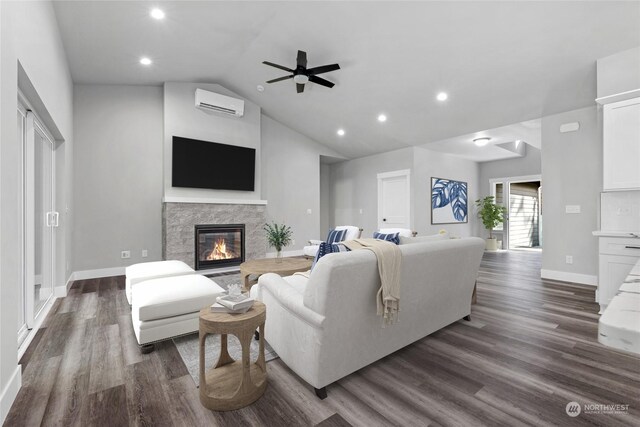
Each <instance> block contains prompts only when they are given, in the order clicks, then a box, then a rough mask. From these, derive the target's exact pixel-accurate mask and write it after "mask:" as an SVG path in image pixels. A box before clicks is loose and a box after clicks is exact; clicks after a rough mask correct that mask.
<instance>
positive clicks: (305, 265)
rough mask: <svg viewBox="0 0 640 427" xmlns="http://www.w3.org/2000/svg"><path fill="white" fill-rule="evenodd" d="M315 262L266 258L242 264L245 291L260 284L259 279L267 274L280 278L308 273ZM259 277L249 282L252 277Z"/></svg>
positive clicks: (241, 274)
mask: <svg viewBox="0 0 640 427" xmlns="http://www.w3.org/2000/svg"><path fill="white" fill-rule="evenodd" d="M312 263H313V260H311V259H308V258H264V259H253V260H251V261H246V262H243V263H242V264H240V278H241V280H242V281H243V283H244V288H245V290H247V291H248V290H250V289H251V287H252V286H253V285H255V284H256V283H258V277H260V276H261V275H263V274H265V273H276V274H279V275H280V276H291V275H292V274H293V273H297V272H299V271H307V270H309V269H310V268H311V264H312ZM251 275H254V276H257V277H256V278H255V279H253V280H249V278H250V276H251Z"/></svg>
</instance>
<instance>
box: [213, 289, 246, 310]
mask: <svg viewBox="0 0 640 427" xmlns="http://www.w3.org/2000/svg"><path fill="white" fill-rule="evenodd" d="M216 301H217V302H216V303H215V304H213V305H212V306H211V312H212V313H233V314H238V313H246V312H247V311H248V310H249V309H250V308H251V306H252V305H253V301H254V299H253V298H250V297H249V296H248V295H246V294H240V295H224V296H221V297H218V298H217V299H216Z"/></svg>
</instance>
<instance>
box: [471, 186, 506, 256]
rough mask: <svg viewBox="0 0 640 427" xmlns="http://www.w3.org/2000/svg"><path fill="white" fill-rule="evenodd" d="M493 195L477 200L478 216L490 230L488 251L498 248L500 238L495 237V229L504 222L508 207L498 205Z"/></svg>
mask: <svg viewBox="0 0 640 427" xmlns="http://www.w3.org/2000/svg"><path fill="white" fill-rule="evenodd" d="M493 199H494V197H493V196H487V197H485V198H483V199H478V200H476V207H477V208H478V217H479V218H480V219H481V220H482V224H483V225H484V228H486V229H487V230H489V238H488V239H487V245H486V248H487V250H488V251H497V250H498V239H496V238H495V237H493V233H492V232H493V229H494V228H496V227H497V226H498V224H502V223H503V222H504V220H505V216H506V215H507V208H506V207H504V206H502V205H496V204H495V203H494V201H493Z"/></svg>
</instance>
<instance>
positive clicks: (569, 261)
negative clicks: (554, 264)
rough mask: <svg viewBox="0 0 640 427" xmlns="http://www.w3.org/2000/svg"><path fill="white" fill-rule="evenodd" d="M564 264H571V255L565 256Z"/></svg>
mask: <svg viewBox="0 0 640 427" xmlns="http://www.w3.org/2000/svg"><path fill="white" fill-rule="evenodd" d="M565 262H566V263H567V264H573V257H572V256H571V255H567V256H566V257H565Z"/></svg>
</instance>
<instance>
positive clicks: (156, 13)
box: [151, 8, 164, 20]
mask: <svg viewBox="0 0 640 427" xmlns="http://www.w3.org/2000/svg"><path fill="white" fill-rule="evenodd" d="M151 17H152V18H154V19H158V20H160V19H164V11H163V10H162V9H158V8H155V9H151Z"/></svg>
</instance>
